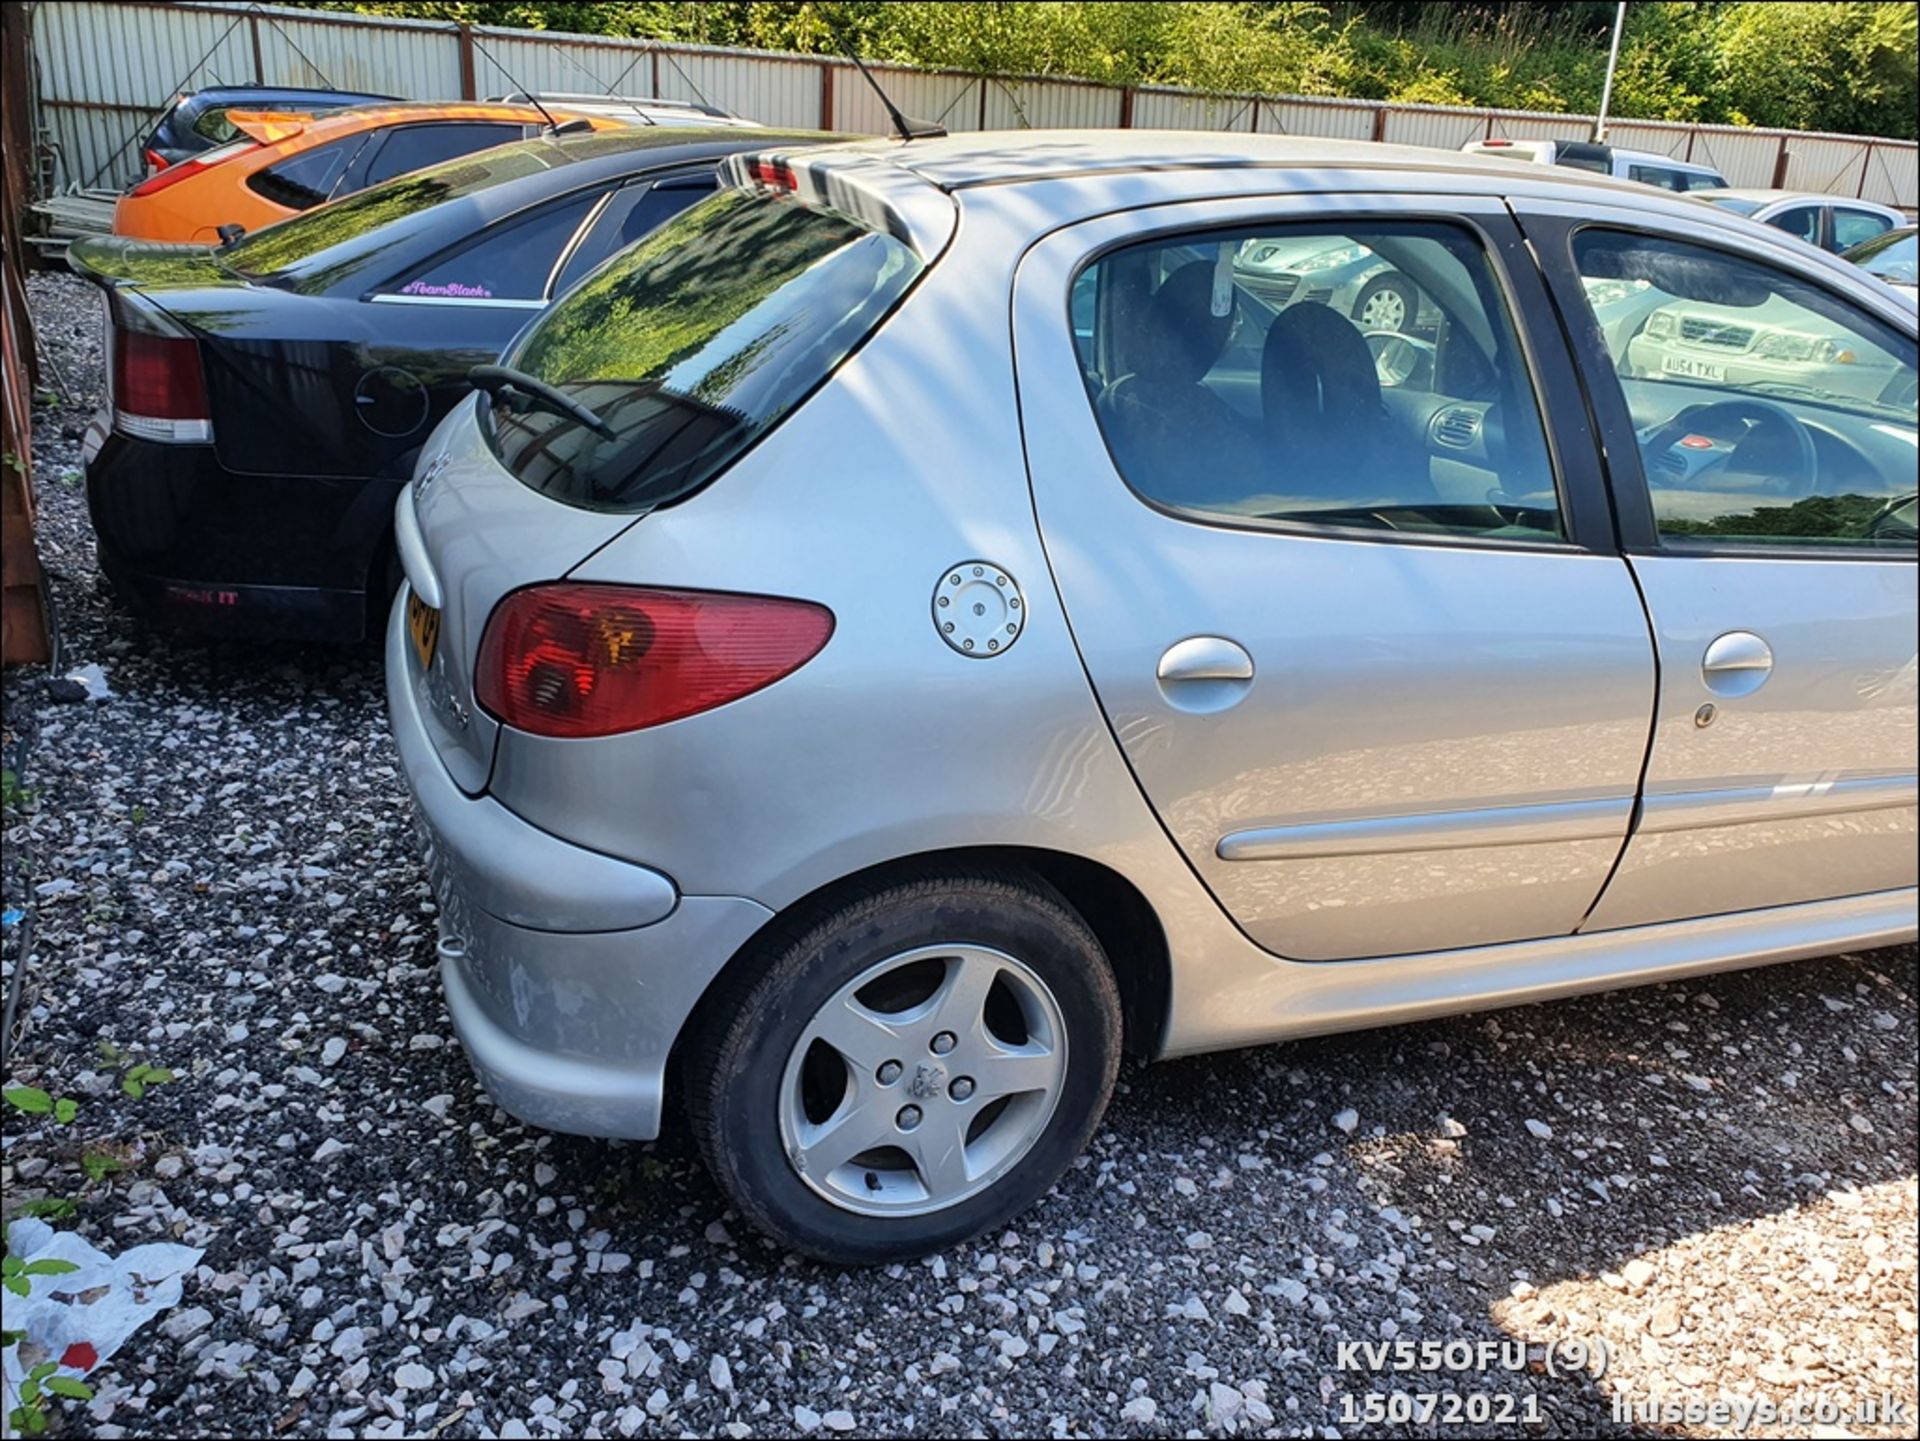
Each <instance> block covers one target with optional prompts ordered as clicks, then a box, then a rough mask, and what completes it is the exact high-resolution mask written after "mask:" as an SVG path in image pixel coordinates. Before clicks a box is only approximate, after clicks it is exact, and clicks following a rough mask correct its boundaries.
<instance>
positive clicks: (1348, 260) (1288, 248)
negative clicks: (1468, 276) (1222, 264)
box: [1233, 237, 1438, 334]
mask: <svg viewBox="0 0 1920 1441" xmlns="http://www.w3.org/2000/svg"><path fill="white" fill-rule="evenodd" d="M1233 281H1234V284H1235V285H1237V286H1239V287H1240V289H1241V290H1243V291H1245V292H1246V293H1247V294H1248V295H1251V296H1253V297H1254V298H1256V299H1258V300H1262V301H1265V302H1266V303H1267V304H1268V305H1271V306H1272V307H1273V308H1274V309H1275V310H1284V309H1286V307H1287V306H1289V305H1292V304H1295V303H1296V302H1298V303H1302V304H1308V305H1330V306H1332V307H1333V308H1334V309H1335V310H1337V311H1339V312H1340V313H1341V314H1342V315H1345V316H1347V317H1348V318H1350V319H1351V320H1352V321H1353V323H1354V324H1356V325H1358V326H1359V327H1360V328H1361V329H1362V330H1363V331H1367V332H1378V331H1387V332H1390V333H1393V334H1400V333H1403V332H1412V331H1420V330H1423V329H1429V328H1431V326H1432V324H1433V323H1434V321H1435V320H1436V319H1437V318H1438V312H1437V311H1435V310H1434V309H1433V307H1432V306H1423V305H1422V304H1421V301H1420V291H1419V288H1418V287H1417V286H1415V285H1414V284H1413V282H1412V281H1410V280H1408V279H1407V277H1406V276H1404V275H1402V274H1401V273H1400V272H1399V271H1397V270H1395V269H1394V268H1393V266H1392V265H1390V264H1388V263H1387V262H1386V261H1385V260H1382V259H1381V258H1380V257H1379V256H1377V255H1375V254H1374V253H1373V252H1372V251H1371V250H1369V249H1367V247H1366V246H1364V245H1358V244H1354V243H1352V242H1349V241H1341V242H1339V243H1337V244H1329V243H1328V241H1327V240H1326V239H1325V238H1322V237H1307V238H1304V239H1300V240H1287V239H1275V238H1268V237H1255V238H1253V239H1250V240H1248V241H1246V242H1245V243H1244V244H1242V245H1241V247H1240V249H1239V250H1238V251H1237V252H1236V253H1235V255H1234V257H1233Z"/></svg>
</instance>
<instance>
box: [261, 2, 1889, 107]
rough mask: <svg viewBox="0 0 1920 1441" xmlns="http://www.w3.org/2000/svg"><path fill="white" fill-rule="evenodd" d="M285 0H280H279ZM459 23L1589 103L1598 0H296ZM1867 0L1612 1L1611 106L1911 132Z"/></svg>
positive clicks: (1599, 51)
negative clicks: (840, 38) (1614, 71)
mask: <svg viewBox="0 0 1920 1441" xmlns="http://www.w3.org/2000/svg"><path fill="white" fill-rule="evenodd" d="M296 3H299V0H296ZM304 3H308V4H319V5H321V6H323V7H324V8H329V9H343V10H359V11H368V12H376V13H381V14H389V15H407V16H415V17H422V18H430V19H438V20H458V21H465V22H468V23H471V24H487V25H518V26H532V27H535V28H541V29H548V30H579V31H586V32H589V33H598V34H611V35H628V36H646V37H652V38H656V39H662V40H677V41H682V42H687V43H694V44H707V45H744V46H751V47H755V48H759V49H769V50H792V51H799V52H802V53H809V54H820V53H831V52H833V51H834V50H836V49H837V48H838V44H837V41H836V38H835V37H836V35H845V36H846V37H848V38H849V39H850V40H851V41H852V42H853V43H854V44H855V45H856V46H857V47H858V48H859V50H860V53H861V54H862V55H863V56H864V57H866V58H868V59H872V60H891V61H899V62H903V63H907V64H913V65H922V66H933V67H946V68H952V69H960V70H981V71H986V72H988V73H991V74H1000V75H1016V74H1018V75H1072V76H1077V77H1079V78H1082V79H1087V80H1096V81H1100V82H1102V83H1105V84H1111V85H1138V84H1147V83H1162V84H1169V85H1185V86H1192V87H1195V88H1198V89H1203V90H1212V91H1256V92H1263V93H1268V94H1276V93H1281V94H1304V95H1346V96H1353V97H1356V98H1360V99H1374V100H1398V101H1407V102H1423V103H1431V104H1454V105H1491V106H1498V107H1501V108H1504V109H1518V110H1545V111H1555V112H1565V111H1570V112H1575V113H1583V114H1591V113H1592V112H1593V111H1595V110H1596V109H1598V107H1599V104H1600V93H1601V89H1602V87H1603V85H1604V83H1605V78H1606V62H1607V43H1608V40H1609V38H1610V35H1611V32H1612V25H1613V8H1614V7H1613V6H1612V5H1610V4H1604V3H1601V4H1592V3H1571V4H1548V3H1531V4H1529V3H1506V0H1466V3H1458V4H1451V5H1449V4H1415V3H1373V4H1368V3H1352V4H1314V3H1306V0H1264V3H1222V4H1206V3H1198V0H1140V3H1133V0H1060V3H1036V0H1006V3H979V0H956V3H930V0H896V3H881V0H839V3H831V0H829V3H813V0H720V3H689V4H674V3H668V0H616V3H610V4H588V3H573V0H549V3H541V0H304ZM1917 15H1920V7H1916V6H1915V5H1914V4H1913V3H1911V0H1908V3H1886V0H1873V3H1868V0H1833V3H1823V4H1797V3H1778V0H1765V3H1746V0H1741V3H1733V0H1638V3H1635V4H1632V5H1630V6H1629V7H1628V12H1627V33H1626V35H1625V37H1624V40H1623V43H1622V45H1621V50H1620V69H1619V73H1618V75H1617V77H1616V79H1615V84H1614V96H1613V114H1614V115H1616V116H1619V117H1621V118H1633V117H1638V118H1647V119H1661V120H1699V121H1731V122H1734V123H1740V124H1755V125H1778V126H1787V127H1792V128H1796V129H1811V130H1837V131H1842V132H1846V133H1852V134H1873V135H1887V136H1896V137H1901V138H1909V139H1910V138H1912V137H1913V136H1914V134H1915V132H1916V121H1915V110H1916V104H1917V102H1920V93H1917V91H1916V84H1915V69H1916V53H1917V47H1916V16H1917Z"/></svg>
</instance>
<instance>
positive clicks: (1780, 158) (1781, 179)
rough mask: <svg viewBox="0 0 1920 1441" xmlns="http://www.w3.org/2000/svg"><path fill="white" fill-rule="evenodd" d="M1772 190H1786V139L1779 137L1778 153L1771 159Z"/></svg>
mask: <svg viewBox="0 0 1920 1441" xmlns="http://www.w3.org/2000/svg"><path fill="white" fill-rule="evenodd" d="M1773 188H1774V189H1775V190H1785V189H1786V188H1787V137H1786V136H1784V135H1782V136H1781V137H1780V153H1779V154H1778V155H1776V156H1774V158H1773Z"/></svg>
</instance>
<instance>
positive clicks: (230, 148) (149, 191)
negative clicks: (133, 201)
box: [127, 136, 258, 199]
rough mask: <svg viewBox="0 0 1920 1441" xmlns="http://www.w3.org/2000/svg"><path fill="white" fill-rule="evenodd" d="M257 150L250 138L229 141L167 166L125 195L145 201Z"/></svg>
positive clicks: (256, 145) (256, 144) (256, 143)
mask: <svg viewBox="0 0 1920 1441" xmlns="http://www.w3.org/2000/svg"><path fill="white" fill-rule="evenodd" d="M257 148H258V142H256V141H255V140H254V139H253V138H252V137H251V136H248V137H246V138H244V139H240V140H230V141H228V142H227V143H226V144H225V145H222V146H219V147H218V148H217V149H213V150H207V151H203V152H202V153H201V154H199V155H195V156H192V157H191V158H189V159H186V160H182V161H179V162H178V163H177V164H173V165H169V166H167V168H166V169H164V170H162V171H160V172H159V173H158V174H156V175H149V176H148V177H147V178H146V179H145V180H142V181H141V182H140V183H139V184H138V185H136V186H134V187H133V189H131V190H129V191H128V192H127V194H128V195H130V196H133V197H135V198H138V199H145V198H146V197H147V196H149V195H158V194H159V193H160V192H161V191H162V190H165V189H166V188H167V187H168V186H169V185H178V184H179V183H180V182H181V181H182V180H191V179H193V177H194V176H196V175H198V174H200V173H201V172H202V171H205V170H211V169H212V168H213V167H214V166H216V165H219V164H222V163H224V162H225V161H228V160H231V159H233V157H234V156H236V155H238V154H240V153H241V152H242V151H243V150H254V149H257Z"/></svg>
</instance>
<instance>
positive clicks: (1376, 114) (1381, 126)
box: [1373, 105, 1389, 145]
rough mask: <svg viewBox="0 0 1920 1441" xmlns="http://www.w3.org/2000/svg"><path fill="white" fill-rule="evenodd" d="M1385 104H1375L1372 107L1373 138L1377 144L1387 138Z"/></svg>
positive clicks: (1386, 108)
mask: <svg viewBox="0 0 1920 1441" xmlns="http://www.w3.org/2000/svg"><path fill="white" fill-rule="evenodd" d="M1388 108H1389V107H1387V106H1385V105H1376V106H1375V107H1374V109H1373V140H1374V144H1376V145H1378V144H1381V143H1382V142H1384V141H1385V140H1386V138H1387V110H1388Z"/></svg>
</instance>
